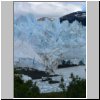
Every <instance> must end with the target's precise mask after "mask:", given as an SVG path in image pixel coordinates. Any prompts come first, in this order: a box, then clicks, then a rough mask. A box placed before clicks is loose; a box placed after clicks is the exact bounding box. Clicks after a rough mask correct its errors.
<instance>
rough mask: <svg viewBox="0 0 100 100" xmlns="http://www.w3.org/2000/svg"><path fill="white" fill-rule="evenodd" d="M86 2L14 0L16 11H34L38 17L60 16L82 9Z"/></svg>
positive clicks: (21, 12)
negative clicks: (17, 0)
mask: <svg viewBox="0 0 100 100" xmlns="http://www.w3.org/2000/svg"><path fill="white" fill-rule="evenodd" d="M85 5H86V4H85V2H14V13H15V14H23V13H32V14H34V16H38V17H43V16H45V17H48V16H49V17H60V16H62V15H65V14H68V13H71V12H75V11H82V10H83V9H85V7H86V6H85Z"/></svg>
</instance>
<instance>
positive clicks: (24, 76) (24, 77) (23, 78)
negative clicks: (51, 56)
mask: <svg viewBox="0 0 100 100" xmlns="http://www.w3.org/2000/svg"><path fill="white" fill-rule="evenodd" d="M22 80H24V82H26V81H28V80H32V78H31V77H29V76H27V75H24V74H23V75H22Z"/></svg>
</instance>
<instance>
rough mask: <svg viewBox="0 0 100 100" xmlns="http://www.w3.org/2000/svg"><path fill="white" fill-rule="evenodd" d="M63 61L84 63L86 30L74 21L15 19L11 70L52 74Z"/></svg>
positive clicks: (33, 17) (17, 17)
mask: <svg viewBox="0 0 100 100" xmlns="http://www.w3.org/2000/svg"><path fill="white" fill-rule="evenodd" d="M62 60H65V61H67V60H72V61H73V62H74V63H77V62H79V61H80V60H83V61H84V63H86V26H84V25H82V23H81V22H79V21H77V20H75V21H73V22H72V23H69V21H68V20H65V21H63V22H62V23H60V18H48V17H44V18H43V20H42V18H37V17H35V16H34V15H32V14H21V15H15V16H14V66H19V67H33V68H36V69H38V70H46V66H48V67H49V68H52V69H54V70H55V69H57V66H58V65H59V64H61V61H62Z"/></svg>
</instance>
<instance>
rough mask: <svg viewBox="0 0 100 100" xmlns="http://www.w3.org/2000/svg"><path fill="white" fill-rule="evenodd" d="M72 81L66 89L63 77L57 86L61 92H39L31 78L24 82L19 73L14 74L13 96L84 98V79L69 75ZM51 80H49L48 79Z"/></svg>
mask: <svg viewBox="0 0 100 100" xmlns="http://www.w3.org/2000/svg"><path fill="white" fill-rule="evenodd" d="M70 78H71V79H72V81H71V82H70V83H69V86H68V87H67V89H66V86H65V84H64V79H63V77H62V78H61V81H60V84H59V87H60V88H61V89H62V92H56V93H54V92H52V93H40V90H39V88H38V87H37V85H36V83H33V82H32V81H31V80H29V81H26V82H24V81H23V80H22V76H21V74H17V71H15V74H14V97H15V98H85V97H86V80H85V79H81V78H79V77H78V76H74V75H73V74H71V75H70ZM49 81H51V80H49Z"/></svg>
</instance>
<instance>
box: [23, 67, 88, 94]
mask: <svg viewBox="0 0 100 100" xmlns="http://www.w3.org/2000/svg"><path fill="white" fill-rule="evenodd" d="M55 73H56V74H59V76H54V77H52V80H55V81H59V83H55V84H49V83H48V81H42V80H41V79H36V80H32V81H33V83H35V82H36V85H37V86H38V87H39V89H40V92H41V93H49V92H60V91H62V89H61V88H60V87H59V84H60V80H61V77H63V78H64V84H65V85H66V86H68V85H69V82H70V81H71V78H69V77H70V74H71V73H73V74H74V75H75V76H76V75H78V76H79V77H80V78H82V79H86V72H85V66H78V67H70V68H62V69H57V70H55ZM23 79H24V80H25V81H27V80H30V79H31V78H30V77H28V76H26V75H23Z"/></svg>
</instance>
